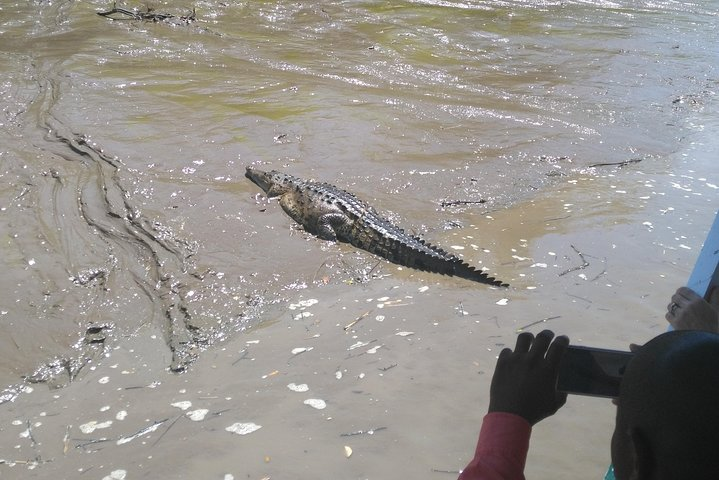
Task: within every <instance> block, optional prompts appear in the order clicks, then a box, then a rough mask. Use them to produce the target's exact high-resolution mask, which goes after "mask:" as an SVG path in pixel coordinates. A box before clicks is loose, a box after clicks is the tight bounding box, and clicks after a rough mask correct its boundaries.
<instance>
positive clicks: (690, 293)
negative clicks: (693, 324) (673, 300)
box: [676, 287, 701, 302]
mask: <svg viewBox="0 0 719 480" xmlns="http://www.w3.org/2000/svg"><path fill="white" fill-rule="evenodd" d="M676 296H677V297H678V298H679V299H680V300H683V301H686V302H691V301H693V300H697V299H699V298H701V297H700V296H699V295H697V293H696V292H695V291H694V290H692V289H691V288H689V287H679V288H678V289H677V291H676Z"/></svg>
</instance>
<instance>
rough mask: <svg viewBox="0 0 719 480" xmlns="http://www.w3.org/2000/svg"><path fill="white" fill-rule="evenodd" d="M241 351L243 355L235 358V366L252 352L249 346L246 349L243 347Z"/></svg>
mask: <svg viewBox="0 0 719 480" xmlns="http://www.w3.org/2000/svg"><path fill="white" fill-rule="evenodd" d="M240 353H241V354H242V356H240V358H238V359H237V360H235V361H234V362H232V366H233V367H234V366H235V365H237V364H238V363H240V360H244V359H245V358H247V355H249V353H250V349H249V348H245V349H243V350H242V351H241V352H240Z"/></svg>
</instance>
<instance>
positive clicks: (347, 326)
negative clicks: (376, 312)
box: [344, 310, 372, 332]
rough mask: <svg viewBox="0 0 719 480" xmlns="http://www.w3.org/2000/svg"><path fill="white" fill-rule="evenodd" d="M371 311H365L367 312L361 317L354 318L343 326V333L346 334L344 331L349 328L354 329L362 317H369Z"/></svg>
mask: <svg viewBox="0 0 719 480" xmlns="http://www.w3.org/2000/svg"><path fill="white" fill-rule="evenodd" d="M371 311H372V310H367V311H366V312H364V313H363V314H362V315H360V316H359V317H357V318H355V319H354V320H353V321H351V322H350V323H348V324H347V325H345V326H344V331H345V332H346V331H347V330H349V329H350V328H352V327H354V326H355V324H356V323H357V322H359V321H360V320H362V319H363V318H364V317H366V316H367V315H369V314H370V312H371Z"/></svg>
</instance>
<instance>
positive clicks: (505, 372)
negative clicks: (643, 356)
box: [459, 330, 569, 480]
mask: <svg viewBox="0 0 719 480" xmlns="http://www.w3.org/2000/svg"><path fill="white" fill-rule="evenodd" d="M553 337H554V333H552V332H551V331H549V330H544V331H542V332H540V333H539V334H538V335H537V336H536V337H534V335H532V334H531V333H528V332H525V333H521V334H520V335H519V337H517V344H516V346H515V348H514V351H512V350H511V349H509V348H505V349H504V350H502V352H501V353H500V354H499V358H498V360H497V366H496V367H495V370H494V375H493V377H492V386H491V388H490V394H489V413H488V414H487V415H486V416H485V417H484V421H483V422H482V429H481V431H480V435H479V440H478V442H477V448H476V450H475V456H474V458H473V459H472V461H471V462H470V463H469V465H467V467H466V468H465V469H464V470H463V471H462V473H461V474H460V476H459V480H523V479H524V464H525V462H526V459H527V450H528V449H529V437H530V433H531V428H532V426H533V425H535V424H536V423H537V422H539V421H541V420H542V419H544V418H547V417H549V416H550V415H554V413H556V412H557V410H559V408H561V407H562V405H564V403H565V402H566V400H567V394H566V393H559V392H557V389H556V386H557V375H558V370H559V361H560V360H561V358H562V355H563V354H564V351H565V349H566V348H567V345H569V339H568V338H567V337H564V336H561V337H557V338H556V339H555V340H554V342H552V338H553Z"/></svg>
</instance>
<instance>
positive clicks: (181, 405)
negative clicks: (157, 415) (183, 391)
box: [170, 400, 192, 410]
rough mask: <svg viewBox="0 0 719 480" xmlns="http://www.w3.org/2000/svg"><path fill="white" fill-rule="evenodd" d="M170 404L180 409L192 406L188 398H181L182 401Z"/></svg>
mask: <svg viewBox="0 0 719 480" xmlns="http://www.w3.org/2000/svg"><path fill="white" fill-rule="evenodd" d="M170 406H172V407H175V408H179V409H180V410H187V409H188V408H190V407H191V406H192V402H190V401H189V400H183V401H182V402H175V403H171V404H170Z"/></svg>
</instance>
